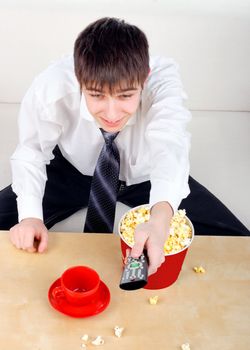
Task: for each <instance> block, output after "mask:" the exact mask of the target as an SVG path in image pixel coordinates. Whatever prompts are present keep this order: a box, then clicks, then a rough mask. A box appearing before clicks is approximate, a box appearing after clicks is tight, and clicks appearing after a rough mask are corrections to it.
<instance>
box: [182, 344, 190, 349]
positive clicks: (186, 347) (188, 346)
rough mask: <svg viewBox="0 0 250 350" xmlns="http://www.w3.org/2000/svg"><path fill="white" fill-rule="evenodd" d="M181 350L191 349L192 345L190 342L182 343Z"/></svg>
mask: <svg viewBox="0 0 250 350" xmlns="http://www.w3.org/2000/svg"><path fill="white" fill-rule="evenodd" d="M181 350H191V349H190V345H189V344H188V343H185V344H182V346H181Z"/></svg>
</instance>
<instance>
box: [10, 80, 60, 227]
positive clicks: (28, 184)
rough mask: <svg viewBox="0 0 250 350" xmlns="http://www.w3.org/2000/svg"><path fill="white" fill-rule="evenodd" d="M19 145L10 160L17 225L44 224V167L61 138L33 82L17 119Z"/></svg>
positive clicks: (58, 126)
mask: <svg viewBox="0 0 250 350" xmlns="http://www.w3.org/2000/svg"><path fill="white" fill-rule="evenodd" d="M18 132H19V143H18V145H17V148H16V150H15V152H14V153H13V155H12V156H11V160H10V161H11V169H12V189H13V191H14V192H15V193H16V195H17V208H18V220H19V222H20V221H21V220H23V219H25V218H28V217H34V218H39V219H41V220H43V209H42V200H43V195H44V190H45V183H46V180H47V174H46V164H49V162H50V160H51V159H53V158H54V155H53V153H52V151H53V149H54V147H55V145H56V144H57V141H58V139H59V137H60V134H61V126H60V125H58V124H56V123H55V122H53V121H52V119H51V115H50V114H49V113H48V109H47V108H46V107H45V106H43V105H42V103H41V101H40V100H39V97H38V94H37V92H36V84H35V82H34V83H33V84H32V86H31V87H30V89H29V90H28V91H27V93H26V95H25V96H24V99H23V101H22V103H21V108H20V112H19V117H18Z"/></svg>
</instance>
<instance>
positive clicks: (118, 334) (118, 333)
mask: <svg viewBox="0 0 250 350" xmlns="http://www.w3.org/2000/svg"><path fill="white" fill-rule="evenodd" d="M114 331H115V336H116V337H118V338H121V336H122V332H123V331H124V328H123V327H119V326H115V328H114Z"/></svg>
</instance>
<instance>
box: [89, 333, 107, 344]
mask: <svg viewBox="0 0 250 350" xmlns="http://www.w3.org/2000/svg"><path fill="white" fill-rule="evenodd" d="M91 344H93V345H97V346H98V345H103V344H104V340H103V339H102V337H101V336H100V335H98V336H97V337H96V339H94V340H93V341H92V342H91Z"/></svg>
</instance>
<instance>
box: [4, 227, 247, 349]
mask: <svg viewBox="0 0 250 350" xmlns="http://www.w3.org/2000/svg"><path fill="white" fill-rule="evenodd" d="M249 243H250V240H249V238H248V237H237V238H235V237H212V236H210V237H201V236H200V237H199V236H197V237H195V239H194V242H193V244H192V246H191V247H190V248H189V251H188V254H187V256H186V260H185V262H184V266H183V269H182V271H181V274H180V277H179V279H178V281H177V282H176V283H175V284H174V285H172V286H171V287H168V288H166V289H162V290H158V291H151V290H145V289H141V290H138V291H133V292H126V291H123V290H120V289H119V286H118V285H119V281H120V275H121V253H120V244H119V238H118V237H117V236H115V235H106V234H103V235H102V234H93V235H90V234H83V233H79V234H78V233H54V232H53V233H51V234H50V239H49V250H48V251H47V252H46V253H44V254H37V253H35V254H29V253H26V252H24V251H20V250H17V249H16V248H14V247H13V246H12V245H11V243H10V241H9V239H8V233H7V232H3V231H2V232H0V281H1V282H0V283H1V285H0V317H1V321H0V322H1V327H0V349H1V350H2V349H3V350H5V349H6V350H7V349H8V350H14V349H18V350H22V349H25V350H59V349H60V350H64V349H65V350H74V349H76V350H79V349H81V344H82V341H81V336H82V335H83V334H85V333H87V334H89V335H90V336H92V337H95V336H97V335H102V336H103V338H104V339H105V344H104V345H103V346H101V347H100V348H101V349H108V350H112V349H116V350H117V349H118V350H120V349H121V350H123V349H126V350H128V349H134V350H140V349H141V350H142V349H143V350H145V349H150V350H151V349H153V350H165V349H167V350H171V349H173V350H174V349H180V348H181V347H180V346H181V344H183V343H185V342H188V343H189V344H190V346H191V350H216V349H218V350H222V349H223V350H224V349H225V350H236V349H237V350H241V349H242V350H246V349H250V336H249V325H250V311H249V306H250V301H249V300H250V283H249V280H250V269H249V262H250V260H249V257H250V244H249ZM74 265H87V266H91V267H92V268H94V269H96V270H97V271H98V273H99V274H100V276H101V279H102V280H103V281H104V282H105V283H106V284H107V285H108V287H109V289H110V292H111V302H110V305H109V307H108V308H107V309H106V310H105V311H104V312H102V313H100V314H99V315H96V316H93V317H88V318H81V319H77V318H72V317H69V316H66V315H63V314H61V313H59V312H57V311H56V310H54V309H53V308H52V307H51V306H50V304H49V302H48V299H47V292H48V289H49V287H50V285H51V284H52V282H53V281H54V280H55V279H57V278H58V277H59V276H60V275H61V274H62V272H63V271H64V270H65V269H66V268H68V267H70V266H74ZM197 265H202V266H203V267H204V268H205V269H206V273H205V274H196V273H195V272H194V271H193V270H192V268H193V267H194V266H197ZM154 295H158V296H159V302H158V304H157V305H150V304H149V302H148V298H149V297H151V296H154ZM116 325H119V326H123V327H125V331H124V333H123V336H122V337H121V338H117V337H115V336H114V333H113V327H114V326H116ZM93 348H96V347H95V346H94V345H92V344H90V345H88V349H93Z"/></svg>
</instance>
